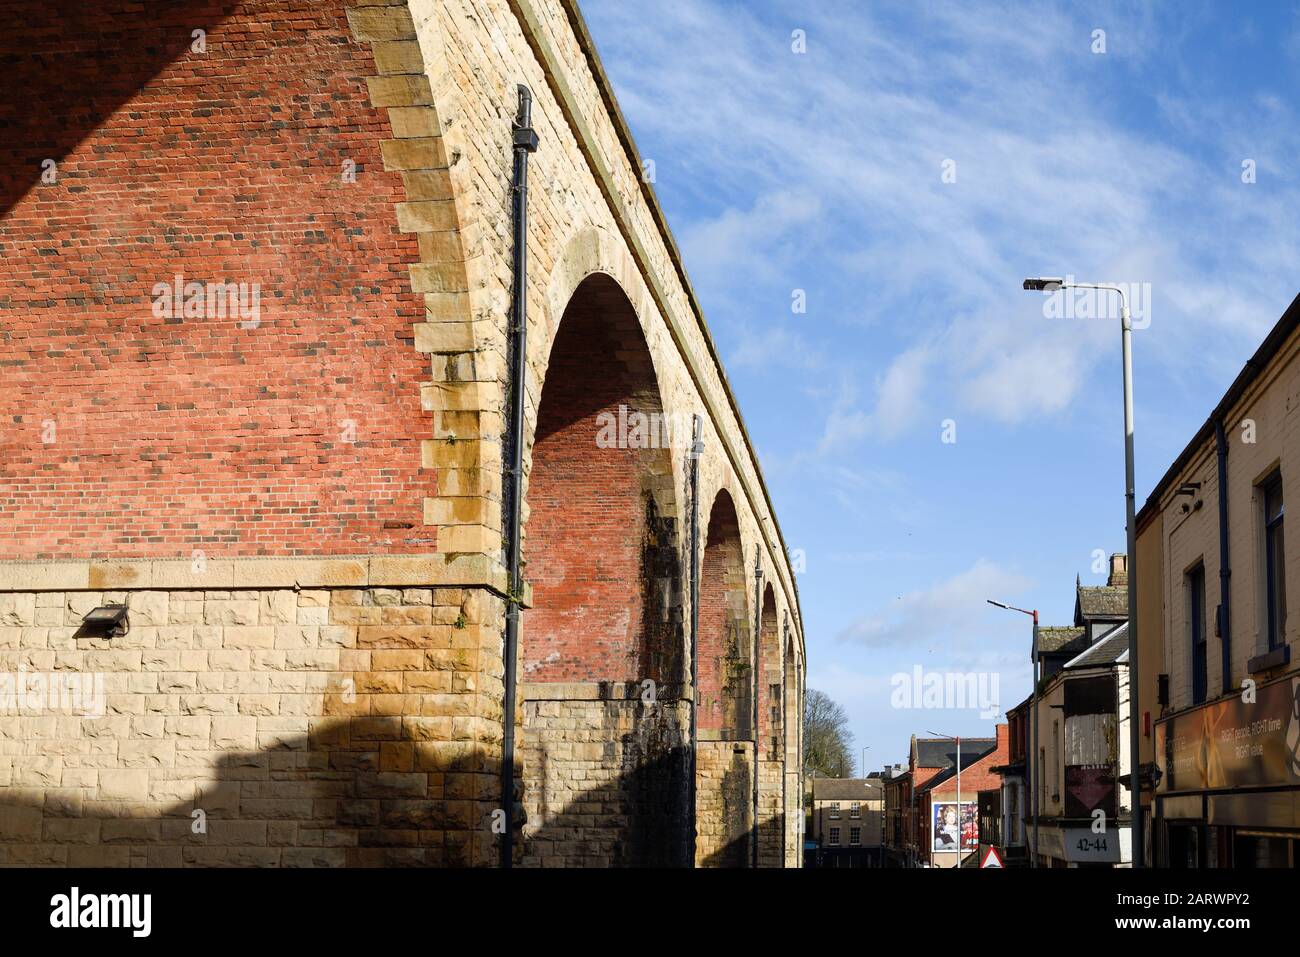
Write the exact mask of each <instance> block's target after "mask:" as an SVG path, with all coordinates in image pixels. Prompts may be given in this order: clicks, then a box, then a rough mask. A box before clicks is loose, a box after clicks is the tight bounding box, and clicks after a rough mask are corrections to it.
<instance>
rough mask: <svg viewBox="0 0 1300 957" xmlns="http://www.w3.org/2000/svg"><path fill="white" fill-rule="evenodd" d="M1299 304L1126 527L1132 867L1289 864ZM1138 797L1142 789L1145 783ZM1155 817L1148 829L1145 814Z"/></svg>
mask: <svg viewBox="0 0 1300 957" xmlns="http://www.w3.org/2000/svg"><path fill="white" fill-rule="evenodd" d="M1298 356H1300V297H1297V298H1296V299H1295V300H1294V301H1293V302H1292V303H1291V304H1290V306H1289V307H1288V308H1287V309H1286V311H1285V313H1284V314H1283V315H1282V317H1281V319H1280V320H1279V321H1278V322H1277V324H1276V325H1275V326H1274V328H1273V330H1272V331H1271V332H1270V333H1269V334H1268V336H1267V337H1266V338H1265V340H1264V342H1263V343H1262V344H1261V345H1260V347H1259V349H1258V350H1257V351H1256V352H1255V354H1254V356H1252V357H1251V359H1250V360H1249V361H1248V362H1247V363H1246V365H1245V367H1244V368H1243V369H1242V371H1241V373H1240V374H1239V375H1238V376H1237V378H1236V379H1235V380H1234V381H1233V383H1232V385H1231V386H1230V387H1229V389H1228V391H1227V393H1226V394H1225V395H1224V396H1223V398H1222V399H1221V400H1220V401H1219V403H1218V405H1216V406H1215V408H1214V409H1213V410H1212V411H1211V413H1210V416H1209V418H1208V419H1206V421H1205V424H1204V425H1202V426H1201V428H1200V429H1199V430H1198V431H1197V432H1196V434H1195V435H1194V436H1193V437H1192V439H1191V441H1190V442H1189V443H1188V444H1187V446H1186V448H1185V449H1184V450H1183V451H1182V453H1181V454H1180V455H1179V456H1178V458H1177V459H1176V460H1175V461H1174V462H1173V464H1172V465H1171V466H1170V467H1169V469H1168V471H1167V472H1166V473H1165V475H1164V477H1163V478H1161V480H1160V481H1159V482H1158V483H1157V485H1156V487H1155V489H1154V490H1153V491H1152V492H1151V495H1150V496H1149V497H1148V499H1147V501H1146V504H1145V505H1144V506H1143V508H1142V510H1141V512H1139V514H1138V517H1137V529H1138V540H1137V549H1138V562H1137V567H1136V571H1137V580H1136V586H1137V599H1138V611H1137V613H1138V643H1139V648H1138V651H1139V685H1138V692H1137V693H1138V705H1139V712H1140V714H1141V715H1142V735H1141V737H1140V739H1139V741H1140V749H1139V754H1140V760H1141V762H1142V764H1143V766H1144V767H1145V768H1147V769H1150V768H1151V766H1152V765H1153V764H1154V766H1155V770H1156V772H1157V773H1156V775H1155V777H1156V778H1157V780H1156V782H1155V786H1154V794H1153V793H1152V792H1151V791H1150V790H1147V789H1145V788H1144V793H1143V804H1144V807H1145V808H1146V814H1147V816H1146V824H1147V826H1146V829H1145V832H1146V838H1145V842H1144V848H1145V850H1146V856H1147V860H1148V861H1149V862H1152V863H1155V864H1156V865H1158V866H1168V867H1178V868H1183V867H1243V868H1253V867H1268V868H1272V867H1279V868H1294V867H1295V866H1297V864H1300V705H1297V702H1300V670H1297V666H1296V662H1297V660H1300V615H1295V614H1288V611H1287V609H1288V598H1289V599H1290V604H1292V605H1294V603H1295V596H1296V595H1297V594H1300V558H1297V548H1300V545H1297V542H1300V536H1295V535H1292V536H1290V538H1289V540H1288V537H1287V536H1286V534H1285V506H1286V502H1287V501H1291V502H1294V501H1296V500H1300V414H1298V413H1297V411H1296V409H1297V395H1300V358H1298ZM1150 786H1151V781H1150V780H1149V778H1148V782H1147V786H1146V787H1147V788H1149V787H1150ZM1152 811H1154V821H1153V820H1152V819H1151V812H1152Z"/></svg>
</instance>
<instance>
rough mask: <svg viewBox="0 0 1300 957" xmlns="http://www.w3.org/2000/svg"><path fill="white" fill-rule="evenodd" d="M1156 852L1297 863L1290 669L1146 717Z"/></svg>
mask: <svg viewBox="0 0 1300 957" xmlns="http://www.w3.org/2000/svg"><path fill="white" fill-rule="evenodd" d="M1155 738H1156V740H1155V748H1156V766H1157V769H1158V772H1159V775H1160V777H1159V782H1158V784H1157V786H1156V841H1157V844H1156V848H1155V851H1156V862H1157V863H1158V864H1159V865H1161V866H1165V867H1175V868H1192V867H1241V868H1254V867H1268V868H1272V867H1297V866H1300V675H1297V674H1292V675H1288V676H1287V677H1285V678H1282V679H1280V680H1278V681H1273V682H1270V683H1268V684H1262V685H1259V686H1258V687H1256V688H1253V689H1244V690H1243V693H1242V694H1240V695H1235V696H1233V697H1231V698H1224V699H1221V700H1219V701H1215V702H1213V703H1211V704H1207V705H1203V706H1201V707H1198V708H1192V709H1189V710H1187V711H1183V712H1180V713H1178V714H1176V715H1172V716H1170V717H1168V718H1165V719H1163V720H1161V721H1158V722H1157V723H1156V729H1155Z"/></svg>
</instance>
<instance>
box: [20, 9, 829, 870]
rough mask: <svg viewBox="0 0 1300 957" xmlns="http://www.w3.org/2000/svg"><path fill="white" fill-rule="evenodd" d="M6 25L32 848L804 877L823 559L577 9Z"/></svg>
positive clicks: (76, 19) (201, 861)
mask: <svg viewBox="0 0 1300 957" xmlns="http://www.w3.org/2000/svg"><path fill="white" fill-rule="evenodd" d="M0 8H3V12H4V15H5V16H4V19H5V21H6V23H8V24H9V25H10V29H9V30H7V31H6V33H5V36H4V37H3V39H0V67H3V76H4V80H3V81H2V82H3V86H4V96H3V99H2V101H0V138H2V139H3V149H0V154H3V155H4V156H5V158H6V159H5V166H4V168H3V169H0V257H2V258H3V262H4V267H3V270H2V271H0V370H2V375H0V423H2V424H0V529H2V530H3V534H2V535H0V864H3V865H9V866H18V865H56V866H57V865H68V866H88V865H89V866H94V865H114V866H231V865H262V866H368V865H427V866H489V867H490V866H502V865H505V864H507V863H509V864H510V865H512V866H541V867H545V866H636V865H666V866H690V865H691V864H694V865H696V866H752V865H754V864H758V865H759V866H798V863H799V860H800V856H801V855H800V849H801V845H800V841H801V834H800V829H801V824H800V822H801V816H802V814H801V809H800V804H801V802H800V795H801V793H802V789H801V780H800V764H801V762H800V754H801V748H800V717H801V713H802V698H803V690H804V688H803V675H804V641H803V626H802V620H801V617H800V613H799V605H798V597H797V592H796V585H795V580H794V576H793V574H792V570H791V567H790V563H789V562H788V560H787V551H786V548H785V545H784V543H783V541H782V538H781V533H780V529H779V526H778V523H777V520H776V516H775V514H774V512H773V508H772V503H771V501H770V499H769V497H768V495H767V491H766V489H765V486H764V483H763V479H762V476H761V474H760V471H759V466H758V462H757V460H756V458H755V455H754V451H753V448H752V446H751V444H750V442H749V439H748V437H747V435H746V432H745V427H744V424H743V423H742V421H741V417H740V413H739V410H738V408H737V406H736V402H735V399H734V397H733V396H732V394H731V391H730V389H729V386H728V384H727V380H726V377H725V374H724V372H723V369H722V366H721V363H720V361H719V358H718V353H717V350H716V349H715V347H714V345H713V343H712V341H711V339H710V337H709V333H708V329H707V327H706V325H705V321H704V317H703V315H702V312H701V310H700V306H699V303H698V301H697V300H696V298H695V296H694V294H693V293H692V290H691V287H690V285H689V282H688V280H687V277H686V274H685V272H684V270H683V265H682V261H681V257H680V255H679V253H678V250H677V248H676V246H675V245H674V242H673V239H672V235H671V233H670V231H669V228H668V225H667V223H666V221H665V218H664V214H663V211H662V209H661V208H660V206H659V204H658V202H657V201H656V199H655V195H654V192H653V189H652V187H651V185H650V184H649V183H648V182H646V178H645V177H644V176H643V175H642V161H641V159H640V157H639V156H638V153H637V150H636V146H635V144H634V143H633V141H632V139H631V136H630V134H629V132H628V128H627V125H626V123H625V122H624V120H623V118H622V116H621V115H620V113H619V109H618V106H617V103H616V102H615V100H614V97H613V94H612V91H611V87H610V84H609V81H608V80H607V79H606V77H605V74H604V72H603V70H602V67H601V64H600V61H599V59H598V57H597V54H596V50H595V47H594V45H593V43H592V40H591V38H590V36H589V35H588V33H587V30H586V27H585V26H584V24H583V20H582V17H581V15H580V13H579V10H578V8H577V5H576V3H574V2H572V0H246V2H240V3H233V2H225V3H222V2H214V0H170V2H160V3H150V4H141V3H138V2H133V0H100V2H97V3H93V4H87V3H82V2H73V0H49V2H46V3H42V4H31V3H29V2H27V0H22V2H18V0H0ZM521 85H522V86H524V87H526V88H527V89H528V90H529V91H531V116H530V118H529V122H530V125H531V129H532V130H533V131H534V132H535V135H536V149H535V151H533V152H529V149H528V147H529V146H530V145H531V144H530V142H529V140H530V138H529V136H528V135H527V132H526V131H524V132H523V133H522V134H521V136H519V137H517V136H516V132H517V130H518V129H519V128H520V127H521V125H522V122H521V119H522V117H521V113H520V105H521V92H520V89H519V88H520V86H521ZM517 142H518V144H519V146H520V148H519V149H517V148H516V143H517ZM517 154H519V155H521V156H523V157H525V162H526V164H527V181H526V182H527V186H528V189H527V191H526V193H525V192H522V191H520V189H519V186H520V181H519V179H518V178H517V177H516V172H515V162H516V155H517ZM516 196H522V197H525V201H524V203H523V204H522V205H523V208H524V210H525V211H526V225H524V227H523V229H522V230H521V239H522V243H516V242H515V239H514V232H515V230H514V226H515V222H516V219H515V216H514V215H512V208H513V205H514V204H513V199H514V197H516ZM520 222H521V223H522V222H523V220H520ZM517 253H525V254H526V263H527V272H526V277H527V278H526V282H525V283H523V284H521V285H520V286H519V287H518V292H519V293H520V296H519V298H521V299H522V300H523V305H524V306H525V307H526V317H527V319H526V323H525V324H524V329H525V331H526V337H523V338H522V343H523V345H522V349H521V348H520V345H521V337H520V336H519V335H518V329H517V327H516V325H515V324H514V323H513V322H512V320H513V318H514V317H515V316H516V315H517V314H522V312H521V311H520V310H518V309H517V308H516V307H514V306H513V305H512V303H513V301H514V299H515V298H516V284H515V278H516V275H517V274H518V263H517V261H516V257H517ZM516 369H523V370H524V371H523V376H522V378H520V377H519V376H518V375H517V374H516V373H515V372H514V371H513V370H516ZM516 390H518V391H516ZM516 395H518V396H519V398H520V399H521V401H520V406H521V407H522V409H523V415H522V418H520V417H519V416H517V415H516V414H515V406H514V404H513V402H512V398H513V397H514V396H516ZM697 416H698V421H699V426H698V430H699V435H698V444H696V442H695V441H694V439H693V435H692V433H693V431H694V429H695V421H696V417H697ZM516 450H517V451H518V458H519V461H520V462H521V468H520V469H519V470H513V469H512V463H513V462H514V461H515V453H516ZM516 475H518V477H519V480H520V483H521V489H522V493H521V496H516V495H514V494H512V488H513V480H514V478H515V476H516ZM516 498H518V501H519V506H518V512H519V516H520V523H521V525H522V532H521V534H520V536H519V537H518V538H516V537H515V536H513V535H512V522H511V517H512V515H513V514H514V508H515V501H516ZM513 557H518V561H519V567H520V568H521V578H520V582H519V584H517V585H516V584H512V581H513V579H512V575H511V561H512V558H513ZM116 605H126V606H127V609H126V613H125V614H126V621H125V622H124V623H123V624H122V626H121V627H118V628H116V629H113V630H108V629H105V628H103V627H101V626H97V625H96V624H94V622H93V620H92V621H91V622H89V623H88V622H86V621H85V618H86V615H87V613H89V612H90V611H91V610H92V609H94V608H97V607H104V606H116ZM512 605H513V606H514V607H517V608H518V609H519V613H518V614H519V621H520V625H519V628H518V631H517V636H512V633H511V629H510V628H509V627H508V618H509V616H510V610H511V607H512ZM123 631H124V632H125V633H115V632H123ZM512 637H514V638H515V640H513V642H512V640H511V639H512ZM512 645H513V647H512ZM511 651H513V654H511ZM693 663H694V667H693ZM693 696H694V700H693ZM506 788H509V793H507V792H506V790H505V789H506Z"/></svg>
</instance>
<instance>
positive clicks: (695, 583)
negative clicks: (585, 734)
mask: <svg viewBox="0 0 1300 957" xmlns="http://www.w3.org/2000/svg"><path fill="white" fill-rule="evenodd" d="M703 424H704V423H703V421H702V420H701V419H700V416H699V414H698V413H697V414H696V415H694V416H693V417H692V422H691V782H690V794H691V834H690V847H689V848H688V850H689V857H688V858H687V863H686V866H687V867H694V866H695V853H696V844H697V843H698V841H699V828H698V822H697V821H696V819H695V802H696V775H697V773H698V761H697V755H698V754H699V747H700V738H699V733H698V732H699V701H700V678H699V676H700V455H701V454H703V452H704V437H703V436H702V435H701V434H700V433H701V429H702V426H703Z"/></svg>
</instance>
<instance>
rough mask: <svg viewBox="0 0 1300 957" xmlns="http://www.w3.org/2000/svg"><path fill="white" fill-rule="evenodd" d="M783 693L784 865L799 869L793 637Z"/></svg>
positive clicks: (796, 675) (796, 680)
mask: <svg viewBox="0 0 1300 957" xmlns="http://www.w3.org/2000/svg"><path fill="white" fill-rule="evenodd" d="M783 662H784V669H785V674H784V680H783V684H784V691H785V698H784V701H783V702H782V710H783V712H784V726H783V727H782V729H781V736H782V747H783V748H784V754H785V863H786V866H787V867H791V866H793V867H797V866H799V863H800V860H801V858H802V856H803V847H802V845H801V843H800V840H799V833H800V825H801V823H802V821H803V797H802V795H801V794H800V788H799V780H800V765H801V763H802V756H801V755H800V753H799V719H800V715H799V710H800V708H801V707H802V702H801V700H800V698H801V696H800V689H799V662H798V659H797V657H796V651H795V644H794V637H793V635H792V636H790V638H789V639H788V640H787V641H786V643H785V655H784V658H783Z"/></svg>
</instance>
